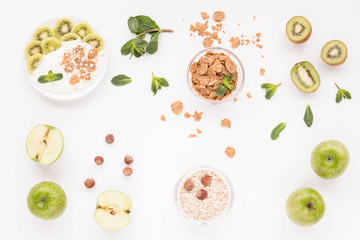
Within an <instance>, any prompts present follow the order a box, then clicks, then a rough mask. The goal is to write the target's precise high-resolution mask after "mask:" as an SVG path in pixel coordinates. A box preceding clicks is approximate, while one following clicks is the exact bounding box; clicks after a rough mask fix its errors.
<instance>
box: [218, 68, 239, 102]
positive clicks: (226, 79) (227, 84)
mask: <svg viewBox="0 0 360 240" xmlns="http://www.w3.org/2000/svg"><path fill="white" fill-rule="evenodd" d="M222 77H223V84H220V85H219V86H218V87H217V89H216V96H218V97H221V96H223V95H224V94H225V92H226V89H230V90H232V91H234V90H235V87H234V86H233V85H231V80H232V79H233V77H234V74H231V75H230V76H226V75H225V74H224V73H223V75H222Z"/></svg>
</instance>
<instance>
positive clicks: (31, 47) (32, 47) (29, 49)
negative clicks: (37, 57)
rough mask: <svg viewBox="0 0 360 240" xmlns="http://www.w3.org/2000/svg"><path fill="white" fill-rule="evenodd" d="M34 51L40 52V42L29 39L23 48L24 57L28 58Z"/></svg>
mask: <svg viewBox="0 0 360 240" xmlns="http://www.w3.org/2000/svg"><path fill="white" fill-rule="evenodd" d="M36 53H40V54H41V53H42V49H41V42H40V41H31V42H30V43H29V44H28V45H27V46H26V48H25V57H26V59H29V58H30V57H31V56H32V55H34V54H36Z"/></svg>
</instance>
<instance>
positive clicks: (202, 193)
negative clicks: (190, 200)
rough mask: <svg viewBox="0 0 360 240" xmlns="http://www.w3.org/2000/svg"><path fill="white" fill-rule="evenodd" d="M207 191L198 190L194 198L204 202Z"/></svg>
mask: <svg viewBox="0 0 360 240" xmlns="http://www.w3.org/2000/svg"><path fill="white" fill-rule="evenodd" d="M207 195H208V193H207V191H205V190H204V189H200V190H199V191H197V193H196V197H197V198H198V199H199V200H204V199H205V198H207Z"/></svg>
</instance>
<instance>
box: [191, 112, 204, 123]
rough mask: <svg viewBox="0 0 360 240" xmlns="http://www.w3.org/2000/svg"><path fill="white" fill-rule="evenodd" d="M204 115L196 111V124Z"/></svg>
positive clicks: (194, 116) (194, 115)
mask: <svg viewBox="0 0 360 240" xmlns="http://www.w3.org/2000/svg"><path fill="white" fill-rule="evenodd" d="M202 115H203V112H200V113H199V112H198V111H195V112H194V114H193V116H192V117H193V118H194V120H195V122H198V121H200V120H201V118H202Z"/></svg>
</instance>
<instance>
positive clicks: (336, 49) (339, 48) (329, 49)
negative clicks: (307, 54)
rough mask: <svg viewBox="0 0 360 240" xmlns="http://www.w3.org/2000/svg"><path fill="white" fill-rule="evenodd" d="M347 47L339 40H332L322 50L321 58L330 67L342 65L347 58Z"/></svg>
mask: <svg viewBox="0 0 360 240" xmlns="http://www.w3.org/2000/svg"><path fill="white" fill-rule="evenodd" d="M347 52H348V51H347V47H346V45H345V43H343V42H341V41H339V40H332V41H330V42H328V43H326V44H325V45H324V47H323V48H322V49H321V58H322V60H324V62H326V63H327V64H330V65H340V64H342V63H344V62H345V60H346V58H347Z"/></svg>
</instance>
